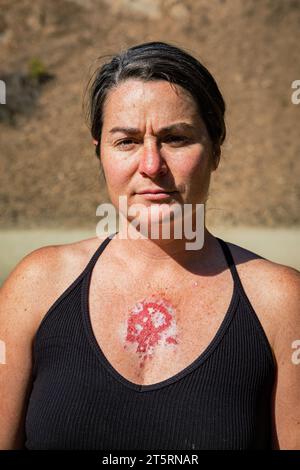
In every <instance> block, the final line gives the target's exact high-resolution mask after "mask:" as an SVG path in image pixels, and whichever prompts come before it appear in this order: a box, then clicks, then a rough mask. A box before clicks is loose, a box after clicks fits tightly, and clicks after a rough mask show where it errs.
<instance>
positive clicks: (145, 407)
mask: <svg viewBox="0 0 300 470" xmlns="http://www.w3.org/2000/svg"><path fill="white" fill-rule="evenodd" d="M114 235H115V234H112V235H110V236H109V237H107V238H106V239H105V240H104V241H103V242H102V243H101V244H100V246H99V247H98V249H97V250H96V252H95V253H94V255H93V256H92V258H91V259H90V261H89V262H88V264H87V266H86V268H85V269H84V271H83V272H82V273H81V274H80V275H79V276H78V277H77V278H76V279H75V280H74V282H73V283H72V284H71V285H70V286H69V287H68V288H67V289H66V290H65V291H64V293H63V294H62V295H61V296H60V297H59V298H58V299H57V300H56V301H55V302H54V304H53V305H52V306H51V307H50V309H49V310H48V312H47V314H46V315H45V317H44V318H43V320H42V322H41V324H40V326H39V328H38V330H37V332H36V335H35V338H34V348H33V357H34V365H33V386H32V389H31V393H30V397H29V402H28V407H27V413H26V422H25V432H26V442H25V447H26V448H27V449H90V450H93V449H94V450H138V449H142V450H202V449H233V450H235V449H271V446H272V444H271V427H272V426H271V395H272V388H273V384H274V380H275V361H274V359H273V354H272V350H271V346H270V344H269V342H268V339H267V337H266V334H265V332H264V330H263V327H262V325H261V323H260V321H259V319H258V317H257V315H256V313H255V311H254V309H253V307H252V306H251V303H250V301H249V299H248V297H247V295H246V293H245V291H244V289H243V286H242V284H241V281H240V278H239V276H238V273H237V270H236V267H235V264H234V260H233V258H232V255H231V252H230V249H229V247H228V245H227V244H226V242H225V241H224V240H222V239H220V238H217V237H216V238H217V240H218V241H219V243H220V245H221V247H222V250H223V253H224V256H225V258H226V260H227V263H228V266H229V269H230V271H231V274H232V278H233V281H234V288H233V294H232V298H231V301H230V305H229V307H228V310H227V312H226V313H225V315H224V318H223V321H222V323H221V325H220V327H219V328H218V330H217V332H216V334H215V336H214V337H213V339H212V341H211V342H210V344H209V345H208V346H207V348H206V349H205V350H204V351H203V352H202V353H201V354H200V356H199V357H198V358H197V359H196V360H194V361H193V362H192V363H191V364H190V365H188V366H187V367H186V368H185V369H183V370H181V371H180V372H179V373H177V374H176V375H174V376H172V377H170V378H168V379H166V380H163V381H161V382H159V383H155V384H151V385H139V384H136V383H133V382H131V381H129V380H127V379H126V378H125V377H123V376H122V375H121V374H119V373H118V372H117V370H116V369H115V368H114V367H113V366H112V365H111V364H110V362H109V361H108V360H107V358H106V357H105V355H104V353H103V352H102V350H101V347H100V345H99V344H98V342H97V341H96V338H95V336H94V334H93V330H92V326H91V321H90V317H89V310H88V293H89V285H90V279H91V273H92V270H93V267H94V265H95V263H96V262H97V259H98V258H99V256H100V255H101V253H102V251H103V250H104V249H105V247H106V246H107V244H108V243H109V242H110V240H111V239H112V238H113V236H114ZM103 275H104V276H105V273H103ZM116 276H117V273H116ZM112 305H113V299H112Z"/></svg>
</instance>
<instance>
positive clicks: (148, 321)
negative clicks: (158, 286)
mask: <svg viewBox="0 0 300 470" xmlns="http://www.w3.org/2000/svg"><path fill="white" fill-rule="evenodd" d="M177 344H178V341H177V325H176V320H175V308H174V306H173V305H172V304H171V303H170V302H169V301H168V300H167V299H166V298H165V297H164V296H162V297H157V296H154V295H152V297H150V298H144V299H142V300H141V301H138V302H136V304H135V305H134V306H133V307H132V308H131V309H130V310H129V316H128V320H127V333H126V338H125V346H124V348H125V349H126V346H127V345H128V346H129V345H136V351H135V352H136V353H138V355H139V357H140V358H141V360H142V361H141V363H140V367H143V366H144V363H145V361H146V359H152V356H153V353H154V351H155V349H156V348H157V346H159V345H163V346H169V345H177Z"/></svg>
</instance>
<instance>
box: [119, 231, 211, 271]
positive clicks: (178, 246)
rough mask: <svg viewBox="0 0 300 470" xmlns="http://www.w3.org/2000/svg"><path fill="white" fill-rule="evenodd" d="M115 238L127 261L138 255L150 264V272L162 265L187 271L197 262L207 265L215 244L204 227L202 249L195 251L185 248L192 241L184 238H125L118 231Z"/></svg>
mask: <svg viewBox="0 0 300 470" xmlns="http://www.w3.org/2000/svg"><path fill="white" fill-rule="evenodd" d="M115 238H117V239H122V249H124V250H125V251H126V253H127V256H129V259H135V260H136V257H137V255H139V256H140V257H141V258H142V259H143V260H144V262H146V263H149V262H151V270H153V269H155V268H156V267H157V268H158V269H159V268H162V264H163V265H164V266H166V265H168V264H172V263H173V262H175V263H176V264H179V265H181V267H183V268H186V269H189V267H191V266H192V265H193V264H194V263H195V262H197V264H198V263H199V262H200V263H201V264H202V263H203V265H206V264H208V263H209V260H211V259H212V254H213V252H214V247H215V243H216V242H215V237H214V236H213V235H212V234H211V233H210V232H209V231H208V229H207V228H206V227H205V226H204V243H203V246H202V248H201V249H197V250H191V249H187V248H186V244H187V243H191V242H192V240H190V239H187V238H185V237H184V236H183V237H182V238H181V239H177V238H169V239H163V238H159V239H151V238H134V237H128V236H126V234H124V232H122V230H120V231H119V232H118V234H117V235H116V236H115ZM131 256H132V258H131ZM141 261H142V260H141ZM149 267H150V266H149Z"/></svg>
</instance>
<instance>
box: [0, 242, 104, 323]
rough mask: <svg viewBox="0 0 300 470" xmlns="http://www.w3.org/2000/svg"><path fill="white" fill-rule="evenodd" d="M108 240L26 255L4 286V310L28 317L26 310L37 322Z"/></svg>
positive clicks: (53, 247) (0, 293) (1, 298)
mask: <svg viewBox="0 0 300 470" xmlns="http://www.w3.org/2000/svg"><path fill="white" fill-rule="evenodd" d="M104 239H105V237H102V238H101V237H94V238H90V239H86V240H81V241H78V242H75V243H69V244H63V245H48V246H43V247H41V248H38V249H36V250H34V251H32V252H30V253H29V254H27V255H26V256H24V258H22V259H21V260H20V261H19V263H18V264H17V265H16V266H15V268H14V269H13V270H12V271H11V273H10V274H9V276H8V277H7V279H6V280H5V281H4V283H3V285H2V287H1V289H0V305H1V310H2V311H3V312H4V311H8V310H9V311H10V313H11V315H12V316H15V317H18V316H20V315H22V317H24V312H25V313H26V318H28V317H29V320H30V321H32V322H33V324H34V323H35V324H36V325H37V324H38V323H39V322H40V320H41V319H42V317H43V315H44V314H45V313H46V312H47V310H48V309H49V308H50V306H51V305H52V304H53V302H54V301H55V300H56V298H58V297H59V296H60V295H61V294H62V293H63V292H64V291H65V290H66V289H67V287H68V286H69V285H70V284H71V283H72V282H73V281H74V280H75V279H76V278H77V277H78V276H79V275H80V273H81V272H82V271H83V270H84V268H85V267H86V265H87V263H88V262H89V259H90V258H91V257H92V255H93V253H94V252H95V251H96V249H97V247H98V246H99V244H100V243H101V242H102V241H103V240H104ZM4 306H5V307H4ZM6 307H7V308H6ZM16 321H18V319H16Z"/></svg>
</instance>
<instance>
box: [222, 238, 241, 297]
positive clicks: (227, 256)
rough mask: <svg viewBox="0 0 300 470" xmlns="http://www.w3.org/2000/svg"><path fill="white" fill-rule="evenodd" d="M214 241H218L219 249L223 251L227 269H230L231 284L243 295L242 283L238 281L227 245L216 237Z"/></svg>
mask: <svg viewBox="0 0 300 470" xmlns="http://www.w3.org/2000/svg"><path fill="white" fill-rule="evenodd" d="M216 239H217V240H218V242H219V243H220V245H221V248H222V250H223V254H224V256H225V258H226V261H227V264H228V267H229V269H230V272H231V275H232V278H233V282H234V284H235V286H236V287H237V288H238V289H239V290H240V292H241V293H244V289H243V286H242V283H241V280H240V276H239V274H238V272H237V269H236V266H235V262H234V259H233V257H232V254H231V251H230V248H229V246H228V245H227V243H226V242H225V241H224V240H222V238H218V237H216Z"/></svg>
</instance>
